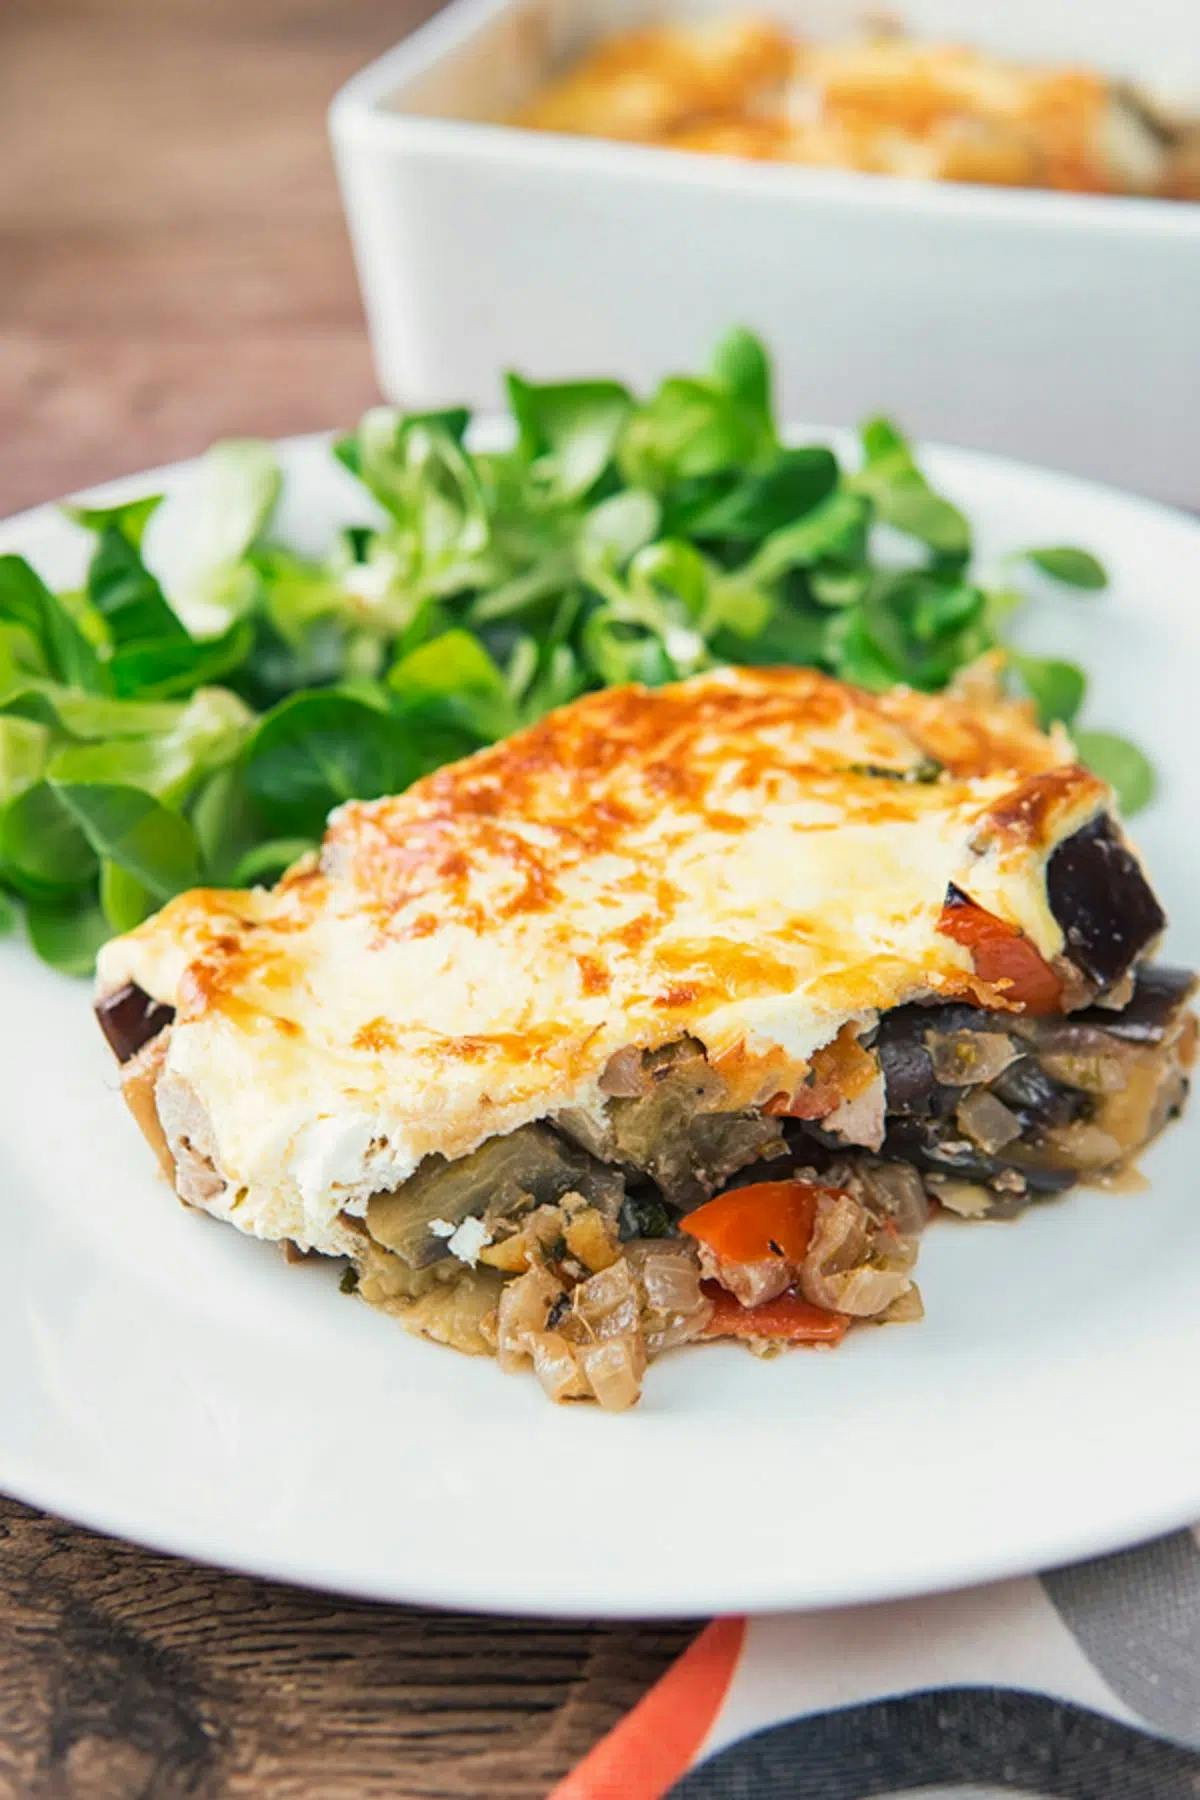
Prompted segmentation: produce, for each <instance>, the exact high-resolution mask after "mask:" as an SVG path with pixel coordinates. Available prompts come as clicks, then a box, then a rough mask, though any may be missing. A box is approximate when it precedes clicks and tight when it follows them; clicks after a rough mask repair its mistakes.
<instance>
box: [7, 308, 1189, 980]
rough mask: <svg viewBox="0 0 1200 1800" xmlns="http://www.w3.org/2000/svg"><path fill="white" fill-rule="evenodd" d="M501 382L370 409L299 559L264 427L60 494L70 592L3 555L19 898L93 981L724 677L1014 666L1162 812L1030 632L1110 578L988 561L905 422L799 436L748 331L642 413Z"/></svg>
mask: <svg viewBox="0 0 1200 1800" xmlns="http://www.w3.org/2000/svg"><path fill="white" fill-rule="evenodd" d="M507 392H508V401H509V409H510V413H511V426H512V429H511V434H510V436H509V438H508V439H507V440H506V441H503V442H500V443H499V447H497V448H491V449H480V448H477V447H476V440H475V437H474V436H473V434H472V432H471V430H470V424H471V419H470V414H469V413H468V412H467V411H466V410H465V409H464V408H458V407H446V408H442V409H440V410H437V411H427V412H414V413H405V412H402V411H400V410H398V409H397V408H395V407H389V406H378V407H373V408H372V409H371V410H370V411H368V412H367V413H366V414H365V415H364V416H363V418H362V419H361V420H360V421H359V423H358V425H357V427H356V428H355V430H354V431H353V432H351V433H348V434H347V435H345V436H344V437H342V438H341V439H340V440H338V441H337V442H336V443H334V444H333V445H332V448H331V453H332V455H333V456H334V457H335V458H336V459H337V461H338V462H339V463H340V464H341V465H342V466H343V468H344V469H345V470H347V471H349V474H350V476H351V477H353V481H354V483H355V484H357V491H358V493H359V495H360V496H361V508H360V510H359V512H358V514H357V516H355V515H354V514H351V516H350V520H349V522H348V523H347V524H346V525H345V526H344V527H343V528H342V529H340V530H338V531H337V532H335V533H334V534H332V536H331V539H330V542H329V543H328V545H327V546H325V547H324V549H323V550H321V551H319V552H318V553H317V554H312V553H311V551H310V552H308V553H304V554H302V553H301V552H299V551H298V550H297V549H296V548H295V546H294V545H291V544H288V543H285V542H282V541H280V538H279V536H278V534H277V532H276V531H275V528H274V525H273V521H274V519H275V516H276V509H277V504H278V502H279V500H280V495H281V481H280V474H279V469H278V465H277V463H276V460H275V456H274V454H273V452H272V451H271V449H270V448H269V446H267V445H265V444H261V443H257V442H254V441H242V442H237V443H226V444H218V445H216V446H215V447H214V448H213V449H212V450H211V451H210V452H209V453H208V455H207V456H205V457H204V458H202V459H201V461H200V462H199V463H198V464H197V465H196V467H195V468H194V469H193V470H192V471H191V472H190V473H189V475H188V476H187V478H186V479H184V480H183V481H182V482H180V483H179V484H178V485H176V486H173V487H172V489H171V491H170V492H169V493H168V494H167V495H165V496H163V495H160V494H148V495H146V496H144V497H135V498H133V499H130V500H126V501H123V502H120V503H118V504H116V505H112V506H98V507H87V506H74V507H70V508H68V509H67V510H68V512H69V514H70V516H71V518H72V519H73V521H74V522H75V523H76V524H77V525H78V526H79V527H80V528H81V529H82V530H84V531H86V532H88V533H90V534H91V538H92V544H91V551H90V556H89V558H88V562H87V573H86V579H85V581H84V584H83V586H82V587H79V588H70V589H66V590H64V591H61V592H52V591H51V589H50V588H49V587H47V585H46V584H45V582H44V581H43V580H42V578H41V576H40V575H39V574H38V573H37V572H36V571H35V570H34V569H33V568H32V567H31V566H30V564H29V563H27V562H26V561H24V560H23V559H22V558H20V557H17V556H4V557H0V909H2V912H3V917H4V918H5V919H7V920H9V921H10V922H11V921H12V920H13V919H14V918H15V917H16V916H17V915H19V914H22V913H23V914H24V916H25V919H26V924H27V930H28V935H29V939H30V942H31V943H32V945H33V947H34V949H35V950H36V951H37V952H38V953H39V954H40V955H42V956H44V957H45V958H46V960H48V961H50V962H52V963H54V965H55V966H57V967H59V968H63V969H69V970H73V971H82V970H84V969H86V967H87V966H88V965H89V963H90V960H91V957H92V955H93V954H94V951H95V948H96V946H97V944H98V943H99V942H100V941H101V940H102V938H103V936H104V935H105V933H106V932H109V931H124V930H129V929H130V928H132V927H133V926H134V925H136V924H138V923H139V922H140V921H141V920H142V919H143V918H145V917H146V916H147V915H148V914H149V913H150V912H152V911H153V910H154V908H155V907H156V906H158V905H160V904H161V903H162V901H163V900H164V899H166V898H167V897H168V896H169V895H171V894H173V893H175V892H178V891H179V890H180V889H181V888H183V887H186V886H187V885H189V884H191V883H193V882H196V881H203V882H205V883H209V884H217V885H220V884H233V885H239V884H245V883H257V882H266V881H272V880H274V879H275V878H276V877H277V876H278V875H279V874H280V873H281V872H282V871H283V870H284V869H285V868H286V867H288V866H289V865H290V864H291V863H292V862H294V861H295V860H296V859H297V858H298V857H299V856H301V855H303V854H304V853H305V852H307V851H309V850H311V849H313V848H314V847H316V846H317V845H318V844H319V842H320V838H321V835H322V832H323V830H324V826H325V821H326V818H327V816H328V814H329V812H330V810H331V809H332V808H333V807H335V806H339V805H341V804H342V803H343V802H345V801H347V800H350V799H354V798H372V797H374V796H377V795H381V794H388V793H395V792H398V791H401V790H402V789H403V788H405V787H406V786H408V784H409V783H410V782H412V781H414V780H416V779H417V778H418V777H419V776H421V775H423V774H425V773H427V772H428V771H429V770H431V769H434V768H436V767H437V766H438V765H439V764H441V763H444V762H446V761H448V760H450V759H452V758H455V757H458V756H462V755H465V754H468V753H470V752H471V751H473V750H476V749H478V748H479V747H480V746H482V745H486V744H489V743H492V742H494V741H495V740H497V739H499V738H501V737H504V736H506V735H507V734H508V733H510V732H512V731H514V730H516V729H517V728H519V727H520V726H522V725H525V724H529V723H530V722H532V721H534V720H537V719H539V718H540V717H541V716H542V715H543V714H544V713H546V712H547V711H549V710H550V709H551V708H553V707H556V706H560V705H562V704H564V703H565V702H567V701H569V700H572V699H574V698H575V697H576V696H577V695H578V694H581V693H585V692H587V691H588V690H589V689H592V688H596V687H601V686H604V685H606V684H610V683H618V682H628V681H640V682H646V683H650V684H654V683H659V682H665V681H672V680H675V679H678V678H680V677H684V676H687V675H690V674H693V673H695V672H696V671H697V670H701V669H707V668H712V667H715V666H717V665H719V664H721V663H723V662H742V663H750V664H760V665H767V664H773V663H783V664H789V663H790V664H805V665H810V666H812V667H815V668H818V669H823V670H825V671H827V672H828V673H830V674H833V675H836V676H839V677H841V678H842V679H844V680H847V681H852V682H856V683H858V684H860V685H861V686H863V687H866V688H868V689H870V690H872V691H882V690H884V689H886V688H888V687H890V686H891V685H892V684H894V683H896V682H905V683H908V684H910V685H912V686H913V687H915V688H918V689H921V690H923V691H926V692H936V691H938V690H940V689H942V688H944V687H945V686H946V685H947V684H948V683H950V682H951V681H952V680H953V679H954V678H955V677H956V676H957V675H958V674H959V673H960V671H962V670H964V669H965V668H967V667H968V666H969V665H971V664H972V663H974V662H975V661H976V660H977V659H978V658H979V657H981V656H983V655H985V654H987V653H993V654H994V653H1000V654H1001V655H1002V656H1003V657H1005V658H1006V659H1007V679H1008V681H1009V684H1010V686H1011V688H1012V690H1013V692H1014V693H1015V694H1017V695H1021V696H1024V697H1025V698H1027V699H1028V700H1029V701H1030V702H1031V703H1032V705H1033V707H1034V708H1035V709H1036V712H1037V716H1038V718H1039V720H1040V721H1041V723H1042V724H1043V725H1045V726H1049V725H1052V724H1061V725H1064V726H1067V727H1069V728H1070V730H1071V731H1072V733H1073V735H1074V739H1075V743H1076V745H1077V748H1078V752H1079V754H1080V756H1081V758H1083V760H1085V761H1086V762H1088V763H1089V764H1090V765H1091V766H1092V767H1093V768H1095V769H1096V770H1097V772H1098V773H1100V774H1102V775H1103V776H1104V777H1105V778H1106V779H1107V780H1109V781H1110V782H1111V783H1112V785H1113V787H1114V788H1115V790H1116V792H1117V794H1118V796H1119V798H1120V801H1121V804H1122V806H1123V807H1124V809H1125V810H1126V811H1127V812H1130V811H1133V810H1136V808H1137V807H1138V806H1140V805H1144V804H1145V803H1146V802H1147V801H1148V800H1149V798H1150V797H1151V795H1152V792H1153V786H1154V778H1153V772H1152V770H1151V769H1150V766H1149V764H1148V763H1147V761H1146V759H1145V758H1144V757H1143V756H1142V755H1141V753H1140V752H1139V751H1138V750H1136V749H1135V747H1134V746H1133V745H1130V744H1127V743H1126V742H1125V741H1124V740H1123V739H1120V738H1117V737H1114V736H1112V734H1110V733H1106V732H1098V731H1092V730H1090V729H1088V728H1087V727H1086V726H1083V727H1081V726H1080V723H1079V721H1080V718H1081V715H1082V712H1083V708H1084V700H1085V694H1086V681H1085V677H1084V674H1083V672H1082V670H1080V669H1078V668H1076V667H1075V665H1074V664H1072V663H1069V662H1065V661H1063V660H1061V659H1059V658H1056V657H1053V656H1033V655H1031V654H1028V653H1026V652H1025V651H1023V650H1022V649H1020V648H1019V647H1017V646H1014V645H1013V644H1011V643H1010V642H1009V637H1008V634H1009V631H1010V628H1011V627H1012V625H1013V623H1014V620H1015V619H1016V616H1017V615H1018V613H1019V612H1020V610H1021V608H1022V607H1023V606H1024V605H1025V604H1026V603H1027V601H1028V600H1029V599H1030V598H1031V591H1032V593H1033V595H1035V596H1036V597H1037V602H1038V604H1041V605H1052V604H1053V603H1054V601H1053V586H1052V584H1053V585H1055V586H1057V587H1059V588H1064V587H1065V588H1074V589H1076V590H1079V591H1080V592H1098V591H1099V590H1100V589H1102V588H1103V587H1104V586H1105V584H1106V581H1107V576H1106V574H1105V571H1104V569H1103V567H1102V565H1101V564H1100V563H1099V562H1097V560H1096V558H1095V557H1094V556H1092V555H1091V553H1090V552H1088V551H1086V550H1083V549H1079V548H1077V547H1075V546H1072V545H1069V544H1050V545H1045V546H1037V547H1033V548H1024V549H1018V550H1016V551H1014V552H1013V553H1012V554H1011V555H1010V556H1008V557H1007V558H1004V559H1002V561H1001V562H1000V564H998V565H996V568H997V574H996V575H995V576H989V575H988V574H986V573H984V572H983V571H982V570H981V569H980V568H979V567H978V566H977V565H976V563H975V561H974V560H973V540H972V531H971V526H970V522H969V521H968V519H967V518H966V517H965V515H964V513H963V512H962V510H961V509H960V508H959V506H958V505H957V504H956V503H955V501H954V499H953V497H952V496H951V495H948V494H943V493H942V492H940V491H939V489H938V488H937V487H936V486H935V485H934V484H933V483H931V481H930V480H929V478H928V476H927V474H926V472H925V470H924V469H923V468H922V466H921V462H920V459H919V457H918V456H917V454H916V452H915V450H914V449H913V446H912V445H911V444H910V443H909V441H908V440H907V438H906V437H905V436H904V434H903V432H902V431H900V429H899V428H898V427H897V426H896V425H895V424H894V423H893V422H891V421H890V420H887V419H882V418H876V419H872V420H869V421H868V422H867V423H866V424H865V425H864V426H863V428H862V431H861V434H860V441H859V446H858V452H857V454H851V455H847V456H844V457H843V456H841V455H839V454H837V453H835V451H834V450H833V449H831V448H830V447H829V446H828V445H825V444H804V443H801V444H788V443H785V442H784V441H783V440H782V438H781V436H780V433H779V430H778V426H777V424H776V421H775V416H774V409H773V403H772V381H771V366H770V360H769V358H768V356H767V353H766V350H765V349H764V347H763V345H762V344H761V343H760V342H759V340H758V339H757V338H756V337H755V336H754V335H753V334H752V333H750V332H748V331H745V330H736V331H732V332H730V333H728V334H727V335H726V337H725V338H723V339H722V341H721V342H720V343H719V344H718V345H717V347H716V349H715V351H714V353H713V355H712V358H711V360H710V362H709V364H708V367H707V368H706V369H703V370H701V371H699V372H698V373H693V374H686V375H670V376H668V377H667V378H666V379H665V380H663V381H661V382H660V383H659V384H658V386H657V387H656V388H655V389H654V391H653V392H651V393H650V394H649V395H647V396H645V397H639V396H638V395H636V394H634V393H632V392H631V391H630V390H629V388H628V387H626V386H625V385H624V384H623V383H621V382H619V381H613V380H607V379H603V378H587V379H580V380H573V381H551V382H535V381H531V380H529V379H527V378H525V377H524V376H521V375H518V374H512V375H510V376H509V377H508V387H507ZM490 441H491V442H493V443H495V442H497V440H495V439H492V440H490ZM1022 574H1023V576H1024V579H1018V577H1019V576H1021V575H1022ZM1043 578H1044V579H1043Z"/></svg>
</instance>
